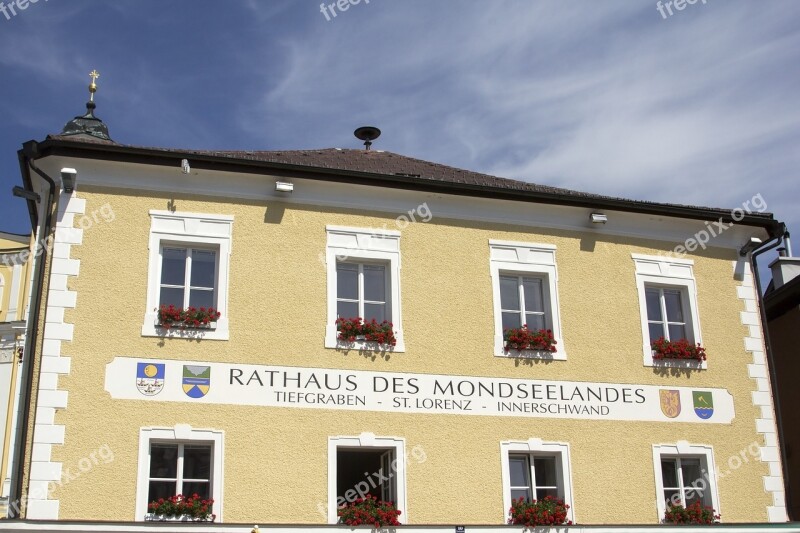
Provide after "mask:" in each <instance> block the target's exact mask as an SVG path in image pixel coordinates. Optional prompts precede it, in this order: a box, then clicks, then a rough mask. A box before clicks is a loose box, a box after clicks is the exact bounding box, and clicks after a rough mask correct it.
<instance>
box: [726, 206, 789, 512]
mask: <svg viewBox="0 0 800 533" xmlns="http://www.w3.org/2000/svg"><path fill="white" fill-rule="evenodd" d="M774 235H775V237H772V239H771V241H772V243H771V244H769V245H767V244H765V245H763V246H761V247H760V248H759V249H757V250H755V251H754V252H753V253H752V254H751V255H750V262H751V266H752V268H753V277H754V278H755V281H756V298H757V299H758V310H759V314H760V316H761V330H762V331H763V333H764V348H765V349H766V356H767V365H768V366H769V381H770V386H771V387H772V401H773V406H774V409H775V425H776V426H777V429H778V446H779V449H780V454H781V471H782V472H781V473H782V474H783V490H784V495H785V498H786V514H787V516H788V518H789V520H790V521H791V520H792V516H791V506H790V505H789V502H790V501H791V498H790V488H791V483H790V482H789V467H788V465H787V463H786V457H787V455H786V440H785V439H784V438H783V436H784V430H783V417H782V416H781V401H780V396H779V395H778V379H777V370H776V369H775V359H774V356H773V353H772V341H771V340H770V336H769V328H768V327H767V310H766V307H765V306H764V294H763V291H762V289H761V275H760V274H759V273H758V256H759V255H761V254H763V253H765V252H768V251H770V250H772V249H773V248H776V247H777V246H778V245H779V244H780V243H781V240H782V239H787V240H788V237H789V232H788V231H787V229H786V224H784V223H783V222H781V223H780V225H779V227H778V231H776V232H775V233H774ZM768 243H769V241H768ZM739 254H740V255H742V256H745V255H747V253H746V252H745V253H742V251H741V250H740V251H739Z"/></svg>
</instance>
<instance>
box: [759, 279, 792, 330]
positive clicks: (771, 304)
mask: <svg viewBox="0 0 800 533" xmlns="http://www.w3.org/2000/svg"><path fill="white" fill-rule="evenodd" d="M770 288H771V290H770V289H769V288H768V289H767V292H766V294H765V295H764V309H765V311H766V312H767V320H774V319H776V318H778V317H780V316H781V315H783V314H784V313H786V311H788V310H790V309H792V308H795V307H798V306H800V276H798V277H796V278H794V279H793V280H791V281H790V282H789V283H787V284H785V285H783V286H782V287H780V288H778V289H776V288H775V287H774V285H773V284H772V282H770Z"/></svg>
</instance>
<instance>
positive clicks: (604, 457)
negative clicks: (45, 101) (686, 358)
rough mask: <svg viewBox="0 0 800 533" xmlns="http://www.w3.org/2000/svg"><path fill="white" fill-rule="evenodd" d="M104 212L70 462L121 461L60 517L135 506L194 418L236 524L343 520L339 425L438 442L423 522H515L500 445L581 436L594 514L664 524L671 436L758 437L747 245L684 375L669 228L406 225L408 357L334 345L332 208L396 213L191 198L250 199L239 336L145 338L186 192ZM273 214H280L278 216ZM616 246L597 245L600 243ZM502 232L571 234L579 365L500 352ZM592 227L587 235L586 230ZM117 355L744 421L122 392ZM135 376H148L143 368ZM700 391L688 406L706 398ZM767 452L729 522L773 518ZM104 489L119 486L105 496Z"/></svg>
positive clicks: (89, 242)
mask: <svg viewBox="0 0 800 533" xmlns="http://www.w3.org/2000/svg"><path fill="white" fill-rule="evenodd" d="M79 196H80V197H81V198H85V199H86V200H87V207H86V212H87V213H89V212H91V211H93V210H95V209H99V208H100V206H102V205H104V204H106V203H109V204H110V205H111V206H112V207H113V210H114V214H115V219H114V221H113V222H103V223H99V224H96V225H94V226H92V227H91V228H89V229H87V230H85V231H84V234H83V244H82V245H81V246H74V247H73V253H72V257H74V258H77V259H80V261H81V266H80V275H79V276H78V277H77V278H74V279H71V280H70V285H69V288H70V289H71V290H75V291H77V292H78V303H77V308H76V309H74V310H68V311H67V313H66V316H65V321H66V322H68V323H74V324H75V335H74V341H73V342H71V343H70V342H65V343H64V347H63V353H64V354H66V355H69V356H71V357H72V367H71V373H70V374H69V375H67V376H62V377H61V378H60V379H59V388H61V389H65V390H68V391H69V405H68V408H67V409H66V410H62V411H59V412H58V413H57V414H56V419H55V422H56V424H64V425H66V428H67V429H66V441H65V444H64V446H54V448H53V460H54V461H61V462H63V466H64V468H65V469H71V470H72V471H73V472H74V471H76V470H77V464H78V462H79V460H80V459H81V458H83V457H86V456H87V455H88V454H90V453H91V452H93V451H95V450H97V449H98V448H99V447H100V446H102V445H105V444H107V445H108V446H109V447H110V448H111V449H112V450H113V453H114V461H113V462H111V463H110V464H100V465H98V466H96V467H95V468H94V469H93V470H92V471H90V472H87V473H84V474H81V475H80V476H79V477H78V478H77V479H74V480H72V481H70V482H69V483H66V484H64V485H63V486H62V487H60V488H58V489H57V490H56V491H55V492H54V494H53V497H55V498H58V499H60V501H61V504H60V506H61V507H60V518H62V519H78V518H81V519H97V520H133V519H134V518H135V517H134V512H135V509H134V501H135V495H136V482H137V480H136V477H137V461H138V438H139V428H140V427H143V426H163V427H171V426H174V425H175V424H176V423H188V424H191V425H192V426H193V427H195V428H213V429H224V431H225V459H224V462H225V464H224V466H225V472H224V506H225V521H226V522H244V523H247V522H251V523H256V522H259V523H265V522H270V523H325V518H324V517H323V516H322V515H320V514H319V512H318V510H317V506H318V504H320V503H321V504H323V506H324V505H325V504H326V502H327V441H328V437H329V436H337V435H358V434H360V433H362V432H372V433H374V434H376V435H378V436H398V437H404V438H405V439H406V443H407V447H408V449H411V448H412V447H414V446H422V447H423V449H424V450H425V454H426V456H427V460H426V461H425V462H424V463H418V462H416V461H414V460H411V461H409V463H408V475H407V487H408V514H409V520H410V521H411V522H412V523H415V524H425V523H430V524H435V523H455V522H457V523H468V524H469V523H473V524H499V523H502V522H503V521H504V520H505V516H506V509H504V508H503V499H502V494H503V491H502V483H501V476H500V445H499V443H500V441H503V440H512V439H519V440H527V439H529V438H531V437H538V438H541V439H543V440H546V441H547V440H552V441H559V442H568V443H570V445H571V458H572V473H573V492H574V507H575V512H576V518H577V520H578V521H579V522H580V523H617V524H619V523H656V521H657V519H658V516H657V512H656V494H655V480H654V473H653V464H652V463H653V459H652V445H653V444H660V443H675V442H676V441H678V440H687V441H689V442H690V443H693V444H706V445H712V446H713V447H714V454H715V459H716V461H717V463H718V464H719V465H721V466H722V469H723V471H724V470H725V469H727V468H728V467H727V465H726V463H727V461H728V458H729V457H731V456H735V455H739V454H740V451H741V450H744V449H746V448H747V447H748V446H749V445H750V444H751V443H753V442H757V443H758V444H759V445H763V444H764V443H763V442H762V439H761V438H760V437H759V436H758V435H757V434H756V432H755V422H754V419H755V418H756V417H757V416H758V410H757V409H756V408H755V407H753V405H752V403H751V392H752V391H753V389H754V382H753V380H751V379H750V378H749V377H748V375H747V364H748V363H750V362H751V357H750V355H749V354H748V353H747V352H745V350H744V346H743V340H742V339H743V337H744V336H745V335H746V334H747V330H746V328H745V327H744V326H742V325H741V322H740V315H739V313H740V311H742V310H743V307H742V303H741V301H740V300H739V299H738V298H737V293H736V285H737V282H736V281H735V280H734V279H733V272H732V267H731V261H732V260H733V259H734V253H733V252H732V251H725V252H723V251H720V250H716V251H714V250H712V249H709V250H708V251H706V252H704V253H703V254H701V255H697V256H694V257H693V258H694V260H695V265H694V273H695V278H696V280H697V286H698V305H699V311H700V320H701V328H702V333H703V340H704V344H705V346H706V348H707V351H708V353H709V363H708V370H707V371H695V372H691V373H688V374H680V375H669V374H667V375H664V374H662V373H659V372H658V371H657V370H654V369H653V368H649V367H645V366H643V364H642V348H641V347H642V334H641V326H640V318H639V302H638V295H637V290H636V284H635V276H634V263H633V260H632V259H631V253H632V252H635V253H644V254H659V253H663V252H665V251H666V250H668V243H659V242H645V241H641V240H635V239H624V238H614V237H611V238H608V237H604V236H598V235H596V234H593V235H591V236H589V235H587V234H584V235H582V234H579V233H574V232H567V231H552V230H546V231H541V232H540V231H536V230H534V229H531V228H525V227H510V226H502V225H497V224H486V223H470V222H463V221H455V220H443V219H439V218H436V213H435V212H434V218H433V220H432V221H431V222H429V223H416V224H411V225H409V226H408V227H407V228H405V229H403V231H402V238H401V253H402V270H401V280H402V281H401V283H402V285H401V287H402V306H403V330H404V335H405V343H406V353H402V354H394V355H391V356H390V357H388V358H381V357H365V356H363V355H359V354H358V353H356V352H355V351H351V352H349V353H348V354H344V353H342V352H338V351H336V350H332V349H325V348H324V347H323V340H324V335H325V322H326V305H327V304H326V283H325V272H326V271H325V267H324V265H323V264H322V263H321V262H320V261H319V259H318V256H319V254H320V252H324V250H325V246H326V232H325V226H326V224H337V225H344V226H356V227H366V228H373V227H374V228H380V227H382V226H383V225H384V224H388V225H389V226H390V227H392V224H393V221H394V217H391V216H390V215H385V214H374V213H373V214H369V213H366V214H353V213H348V212H346V211H343V210H336V209H327V208H317V207H302V206H300V207H298V206H292V205H282V204H269V205H265V204H264V203H259V202H252V203H248V202H246V201H239V202H236V203H230V202H228V201H224V202H223V201H220V202H215V201H212V200H209V199H188V198H179V199H177V205H176V207H177V209H178V211H180V212H197V213H207V214H223V215H233V216H234V217H235V221H234V225H233V241H232V242H233V253H232V256H231V272H230V296H229V317H230V340H229V341H212V340H205V341H200V342H197V341H192V340H180V339H166V340H164V341H162V340H161V339H159V338H147V337H142V336H141V328H142V322H143V315H144V312H145V299H146V290H147V265H148V237H149V227H150V217H149V215H148V211H149V210H151V209H162V210H163V209H167V202H168V200H169V197H167V196H164V197H160V198H159V197H149V196H146V195H136V194H131V195H128V196H121V195H117V194H116V193H115V194H109V193H107V192H103V191H102V190H98V189H95V190H93V191H87V190H82V191H81V192H80V194H79ZM273 213H277V214H274V215H273ZM594 238H597V239H598V240H597V242H596V243H595V244H594V245H592V240H593V239H594ZM489 239H504V240H514V241H525V242H533V243H549V244H553V245H556V246H557V255H556V257H557V262H558V276H559V286H558V290H559V298H560V304H561V317H562V327H563V332H564V338H565V343H566V349H567V353H568V361H556V362H551V363H544V362H536V361H534V362H531V361H520V360H514V359H507V358H499V357H494V356H493V355H492V346H493V335H494V322H493V310H492V290H491V284H490V276H489V247H488V240H489ZM582 242H583V246H582ZM115 356H127V357H142V358H145V357H146V358H162V359H177V360H185V361H192V360H198V361H212V362H236V363H244V364H248V363H249V364H266V365H285V366H303V367H319V368H336V369H339V368H342V369H356V370H373V371H397V372H421V373H431V374H455V375H468V376H494V377H510V378H528V379H556V380H566V379H568V380H574V381H594V382H612V383H637V384H654V385H662V386H663V385H667V386H692V387H719V388H726V389H728V391H729V392H730V393H731V394H732V395H733V398H734V401H735V409H736V418H735V420H734V421H733V423H732V424H730V425H716V424H714V425H704V424H684V423H649V422H613V421H588V420H581V421H578V420H560V419H559V420H557V419H546V420H541V419H530V418H492V417H484V416H458V415H421V414H414V415H411V414H395V413H370V412H345V411H325V410H303V409H290V408H263V407H261V408H255V407H244V406H223V405H203V406H202V407H200V406H196V405H192V404H189V403H186V404H183V403H160V402H144V401H124V400H112V399H110V397H109V395H108V393H106V392H105V390H104V374H105V366H106V364H107V363H109V362H110V361H111V360H112V359H113V358H114V357H115ZM131 379H133V377H132V378H131ZM687 407H688V406H687ZM748 458H749V462H747V463H746V464H744V465H743V466H741V467H740V468H738V469H737V470H736V471H735V472H733V473H731V474H730V475H729V476H726V477H724V478H723V479H720V481H719V493H720V501H721V512H722V515H723V520H724V521H726V522H760V521H765V520H766V512H765V508H766V506H767V505H771V498H770V497H769V496H768V494H767V493H766V492H765V491H764V488H763V485H762V480H761V478H762V476H764V475H767V473H768V472H767V466H766V465H765V464H763V463H759V462H756V461H755V460H754V459H752V458H750V456H749V455H748ZM99 502H102V503H101V504H100V503H99Z"/></svg>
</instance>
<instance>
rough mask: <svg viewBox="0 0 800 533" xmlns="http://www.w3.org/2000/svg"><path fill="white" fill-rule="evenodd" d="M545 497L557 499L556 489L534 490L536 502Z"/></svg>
mask: <svg viewBox="0 0 800 533" xmlns="http://www.w3.org/2000/svg"><path fill="white" fill-rule="evenodd" d="M547 496H552V497H553V498H558V489H536V499H537V500H543V499H544V498H546V497H547Z"/></svg>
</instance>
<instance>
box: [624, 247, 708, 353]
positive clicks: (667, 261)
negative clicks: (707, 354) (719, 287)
mask: <svg viewBox="0 0 800 533" xmlns="http://www.w3.org/2000/svg"><path fill="white" fill-rule="evenodd" d="M632 257H633V260H634V264H635V267H636V287H637V290H638V292H639V313H640V316H641V320H642V353H643V356H644V364H645V366H655V365H656V364H657V365H659V366H681V365H684V366H685V365H691V366H697V367H700V368H706V362H705V361H703V362H702V363H701V362H699V361H669V360H660V361H653V352H652V348H651V347H650V344H651V343H652V342H653V341H654V340H656V339H658V338H659V337H662V336H663V337H664V338H665V339H667V340H671V341H677V340H680V339H687V340H689V341H690V342H692V343H701V342H702V341H701V338H700V322H699V315H698V311H697V289H696V283H695V279H694V273H693V270H692V266H693V264H694V262H693V261H692V260H689V259H673V258H667V257H655V256H647V255H639V254H632Z"/></svg>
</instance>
